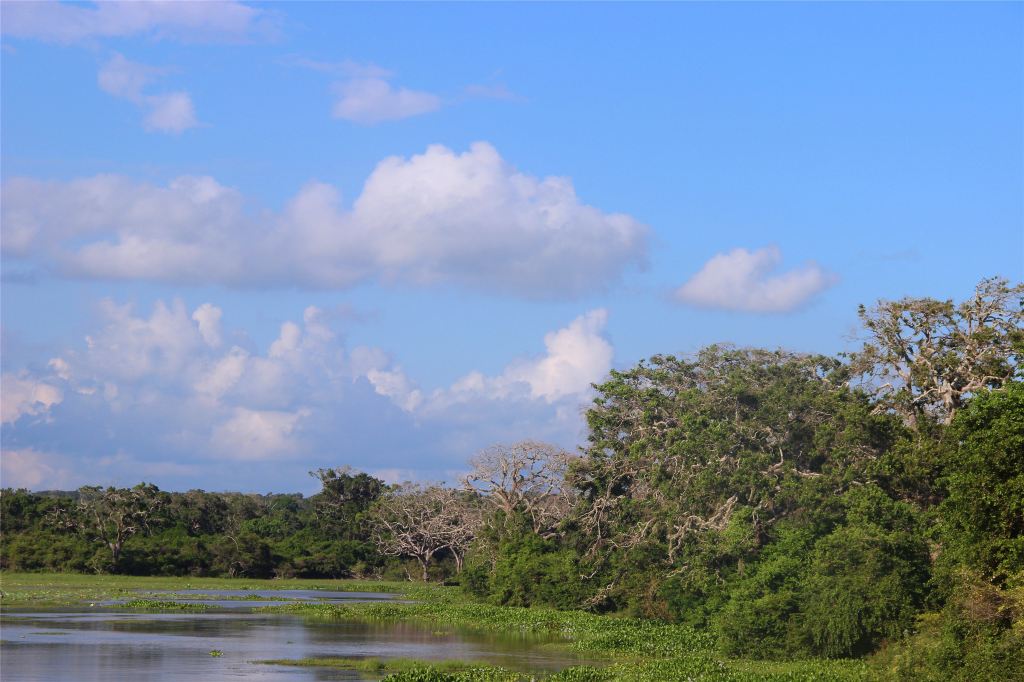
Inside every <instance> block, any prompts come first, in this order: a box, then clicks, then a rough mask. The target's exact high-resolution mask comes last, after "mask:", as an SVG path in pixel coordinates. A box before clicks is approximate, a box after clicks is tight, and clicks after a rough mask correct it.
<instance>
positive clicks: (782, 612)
mask: <svg viewBox="0 0 1024 682" xmlns="http://www.w3.org/2000/svg"><path fill="white" fill-rule="evenodd" d="M860 316H861V319H862V322H863V326H864V333H865V335H864V343H863V346H862V348H861V349H860V350H858V351H857V352H854V353H851V354H848V355H845V356H842V357H836V358H831V357H825V356H817V355H805V354H798V353H790V352H785V351H781V350H774V351H772V350H761V349H737V348H732V347H728V346H712V347H709V348H705V349H703V350H702V351H700V352H699V353H697V354H695V355H693V356H691V357H685V358H681V357H675V356H671V355H659V356H655V357H652V358H650V360H647V361H644V362H641V363H639V364H638V365H637V366H636V367H634V368H631V369H628V370H625V371H613V372H612V373H611V375H610V376H609V377H608V379H607V380H606V381H605V382H604V383H602V384H600V385H598V386H596V387H595V389H596V398H595V400H594V403H593V405H592V406H591V408H590V410H589V411H588V413H587V423H588V426H589V436H588V442H587V445H586V447H584V448H582V449H581V452H580V453H578V454H576V455H573V454H570V453H566V452H563V451H561V450H560V449H558V448H556V447H554V446H551V445H548V444H544V443H537V442H533V441H523V442H521V443H517V444H514V445H510V446H496V447H494V448H491V449H489V450H486V451H484V452H482V453H480V454H479V455H478V456H477V457H475V458H474V459H473V460H472V461H471V462H470V473H469V475H468V476H467V478H466V479H465V481H464V485H463V486H462V487H461V488H459V489H453V488H445V487H441V486H417V485H401V486H385V485H384V484H383V483H381V482H380V481H377V480H375V479H373V478H372V477H369V476H367V475H366V474H355V473H352V472H349V471H347V470H344V469H333V470H321V471H318V472H314V473H313V475H314V476H316V477H317V478H318V479H319V480H320V482H321V484H322V491H321V492H320V493H318V494H317V495H315V496H313V497H311V498H308V499H307V498H302V497H301V496H298V495H270V496H247V495H239V494H219V493H218V494H214V493H204V492H202V491H190V492H188V493H166V492H162V491H159V490H156V489H155V488H154V487H153V486H147V485H144V484H143V485H140V486H136V487H135V488H132V489H106V490H101V489H98V488H83V489H81V490H79V491H78V492H76V493H50V494H32V493H28V492H26V491H11V490H5V491H3V493H2V495H0V505H2V509H0V530H2V533H3V543H2V553H0V566H2V567H3V568H5V569H8V570H11V569H18V570H76V571H84V570H96V571H116V572H119V573H125V574H132V573H135V574H150V575H157V574H159V575H191V576H207V575H220V576H246V577H247V578H257V577H270V576H276V577H279V578H290V577H294V576H300V577H302V576H308V577H317V578H323V577H347V576H374V577H379V578H380V577H390V578H401V577H408V578H410V579H411V578H412V576H416V577H419V578H422V579H425V580H430V579H434V580H445V581H450V582H454V583H458V585H459V589H461V594H464V595H466V596H467V598H471V599H472V600H474V601H467V600H465V599H462V600H459V599H454V598H452V595H453V594H454V593H453V591H452V589H444V590H442V588H434V589H432V590H431V589H422V590H418V591H413V590H409V589H404V591H405V592H406V593H407V594H412V595H413V596H414V597H415V598H416V599H418V601H417V603H414V604H391V603H373V604H351V605H334V604H290V605H287V606H284V607H279V608H278V609H277V610H285V611H291V612H296V613H303V614H306V615H309V616H310V617H324V618H354V619H363V620H379V621H398V620H415V621H422V622H425V623H434V624H439V625H444V626H454V627H478V628H485V629H492V630H502V631H519V632H524V633H531V634H537V635H544V636H549V637H555V638H556V639H558V640H561V641H563V642H564V643H565V645H566V646H569V647H571V648H572V649H573V650H575V651H578V652H583V653H586V654H587V655H600V656H603V657H607V658H608V664H607V665H606V666H604V667H599V668H594V667H589V666H583V667H576V668H573V669H571V670H568V671H565V672H563V673H560V674H559V675H558V676H553V677H551V678H550V679H562V680H604V679H626V680H670V679H701V678H704V679H736V680H747V679H750V680H754V679H758V680H760V679H843V678H848V679H865V678H868V679H870V678H872V677H878V678H881V679H906V680H965V681H966V680H980V679H985V680H999V679H1015V677H1014V676H1017V677H1018V678H1019V677H1021V675H1022V673H1021V672H1020V671H1024V367H1022V365H1021V363H1020V361H1019V360H1020V354H1021V352H1022V350H1024V285H1016V286H1011V285H1010V284H1009V283H1008V282H1007V281H1005V280H1001V279H989V280H984V281H982V282H981V283H979V285H978V288H977V290H976V292H975V294H974V295H973V296H972V297H970V298H968V299H967V300H965V301H963V302H961V303H954V302H952V301H936V300H933V299H909V298H908V299H902V300H899V301H882V302H879V303H878V304H877V305H876V306H874V307H871V308H863V307H862V308H861V310H860ZM12 578H14V580H13V582H14V583H15V584H14V585H13V586H11V587H9V588H8V587H4V588H3V589H4V590H5V592H6V591H9V594H6V595H5V597H4V604H5V605H6V604H11V603H25V602H37V603H38V602H39V601H42V600H39V599H37V598H36V597H37V596H38V595H32V594H30V593H29V592H30V590H27V589H26V587H25V585H26V583H25V582H24V578H21V577H14V576H10V575H5V576H4V580H5V581H6V582H11V579H12ZM189 580H190V582H191V581H195V582H198V581H199V580H200V578H189ZM19 581H21V582H20V586H19ZM279 584H283V582H282V583H275V585H279ZM331 585H332V586H336V583H331ZM211 588H212V585H211ZM50 589H51V590H52V592H53V593H52V595H51V597H52V599H53V600H54V601H55V602H60V601H61V600H62V599H68V598H70V596H71V595H74V594H78V595H81V594H85V593H86V592H88V589H90V588H88V587H87V586H82V587H79V588H72V589H66V590H64V591H61V588H60V586H57V587H56V588H50ZM75 589H79V590H80V591H79V592H78V593H76V592H75ZM388 589H392V590H394V589H396V588H394V587H393V584H392V586H391V587H390V588H388ZM44 592H45V590H44ZM438 595H443V596H444V598H443V599H439V598H438ZM744 659H747V660H750V661H756V663H754V662H750V663H749V664H748V663H745V662H744ZM823 659H826V660H823ZM517 675H518V674H517V673H514V672H510V671H507V670H501V669H495V668H471V669H470V668H467V669H464V670H463V669H459V670H440V669H438V668H436V667H429V666H428V667H423V666H421V665H418V664H417V665H412V664H410V666H409V667H408V668H407V669H404V670H401V671H398V672H397V673H396V676H395V677H394V678H393V679H407V680H421V679H422V680H442V679H460V680H461V679H481V680H484V679H487V680H491V679H493V680H505V679H518V677H517Z"/></svg>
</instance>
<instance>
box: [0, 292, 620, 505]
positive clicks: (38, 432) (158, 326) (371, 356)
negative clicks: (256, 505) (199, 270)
mask: <svg viewBox="0 0 1024 682" xmlns="http://www.w3.org/2000/svg"><path fill="white" fill-rule="evenodd" d="M98 313H99V321H98V324H96V325H95V327H94V328H93V329H92V331H91V332H90V333H89V334H88V335H87V336H86V338H85V342H84V343H83V344H81V345H80V346H76V347H73V348H68V349H66V350H65V351H64V352H62V353H61V354H60V356H59V357H57V358H54V359H52V360H51V361H50V363H49V366H48V368H47V370H46V372H45V374H44V375H41V376H34V375H32V374H31V373H29V372H27V371H25V372H22V373H20V374H17V375H12V376H14V379H13V380H12V379H11V378H10V377H8V376H5V377H4V395H3V397H4V403H3V407H4V419H5V424H4V427H3V441H4V447H5V454H4V457H5V461H6V458H7V454H6V452H7V449H10V450H12V451H19V452H22V455H20V456H17V457H15V458H12V459H11V462H12V464H11V465H10V466H11V467H13V468H12V469H11V471H12V472H14V473H12V474H11V475H12V476H14V477H16V478H17V480H22V481H25V482H26V484H28V485H30V486H36V485H45V486H59V483H35V482H33V481H68V480H70V478H71V473H72V472H73V473H74V474H75V475H76V476H79V477H84V478H86V479H88V480H87V481H86V482H97V483H98V482H105V481H109V480H110V477H116V478H117V482H119V483H122V484H129V483H133V482H136V481H137V480H139V479H140V478H142V477H146V478H147V479H151V478H156V479H158V482H159V481H166V480H172V481H183V483H180V484H179V485H197V484H203V479H204V478H205V479H206V484H209V481H210V480H214V479H212V478H211V477H212V476H213V473H212V472H219V473H217V476H218V477H220V478H217V479H216V480H223V481H224V483H223V485H224V486H226V487H234V486H238V485H242V483H241V481H244V480H246V479H245V477H246V476H250V475H251V476H255V475H256V473H255V472H263V473H262V476H263V477H264V478H263V479H262V480H264V481H274V482H276V483H274V486H275V488H276V489H281V486H282V485H285V484H284V483H281V482H280V480H281V479H280V474H279V473H275V471H277V470H275V469H274V467H287V469H284V468H282V469H281V470H282V471H284V470H288V471H291V472H293V475H292V476H291V478H290V479H289V480H290V481H292V482H291V483H288V484H287V485H296V483H294V481H295V480H296V478H298V481H299V484H301V483H302V481H304V480H305V472H306V471H308V469H309V468H312V467H316V466H336V465H339V464H343V463H349V464H352V465H354V466H356V467H360V468H363V469H366V470H369V469H373V470H377V469H380V470H385V469H392V470H402V471H403V478H412V477H416V478H422V479H429V478H437V477H438V476H445V475H447V474H446V473H445V472H450V471H452V470H455V469H457V468H458V467H460V466H462V465H463V464H464V462H465V460H466V458H467V457H468V456H469V455H471V454H472V453H473V452H475V451H476V450H478V449H480V448H482V447H485V446H487V445H490V444H492V443H494V442H502V441H508V440H511V439H515V438H521V437H523V435H524V434H528V435H530V436H532V437H535V438H540V439H547V440H552V441H554V442H558V443H560V444H562V445H564V446H566V447H571V446H572V445H574V444H575V443H577V442H578V439H579V438H580V436H581V435H582V433H583V428H584V424H583V419H582V416H581V408H582V405H584V404H585V403H586V402H587V401H588V400H589V398H590V396H591V388H590V386H591V383H593V382H596V381H599V380H600V379H601V378H602V377H603V376H604V375H605V374H606V373H607V371H608V369H609V368H610V366H611V360H612V347H611V344H610V343H609V342H608V340H607V338H606V337H605V335H604V327H605V324H606V321H607V313H606V312H605V311H604V310H594V311H591V312H589V313H586V314H584V315H581V316H580V317H578V318H577V319H575V320H572V321H571V322H569V323H568V324H567V325H566V326H565V327H563V328H561V329H557V330H554V331H552V332H550V333H548V334H546V335H545V336H544V346H545V350H544V352H543V353H542V354H540V355H539V356H536V357H526V358H520V359H518V360H512V361H510V362H509V363H508V365H507V366H506V368H505V369H504V370H503V371H501V372H499V373H497V374H495V375H493V376H486V375H484V374H482V373H479V372H470V373H469V374H467V375H466V376H464V377H463V378H462V379H460V380H458V381H457V382H455V383H454V384H453V385H451V386H442V387H438V388H422V387H420V386H419V385H418V384H417V382H416V381H415V380H414V379H413V378H411V377H409V376H408V375H407V374H406V372H405V371H404V370H403V369H402V366H401V364H400V363H399V362H398V360H397V359H395V358H394V357H392V356H391V354H389V353H387V352H386V351H384V350H383V349H380V348H374V347H365V346H364V347H358V348H351V349H350V348H346V346H345V344H344V342H343V336H342V335H340V334H339V333H337V332H336V331H335V330H334V329H332V328H331V326H330V325H329V317H328V316H327V315H326V314H325V313H324V312H323V311H321V310H320V309H319V308H316V307H309V308H307V309H306V310H305V311H303V313H302V316H301V318H300V319H298V320H294V321H292V320H286V321H284V322H283V323H282V324H281V328H280V332H279V334H278V336H277V338H276V339H274V340H273V341H272V342H271V343H269V344H268V345H267V346H266V348H265V349H260V348H256V347H254V346H252V345H245V346H243V345H239V344H231V343H229V342H228V341H227V340H228V339H245V338H247V337H246V335H245V334H244V333H238V332H237V331H235V332H232V333H231V334H226V333H225V332H224V331H223V329H222V324H223V320H224V317H225V316H224V314H223V312H222V311H221V309H220V308H219V307H217V306H215V305H213V304H212V303H205V304H202V305H200V306H197V307H195V308H193V309H190V308H189V307H187V306H186V305H185V304H184V303H183V302H181V301H170V302H162V301H160V302H157V303H156V304H154V306H153V307H152V309H151V310H150V311H148V312H147V313H145V314H140V313H139V312H138V311H136V310H135V309H134V308H133V307H132V306H129V305H122V304H117V303H114V302H110V301H107V302H105V303H103V304H102V305H100V306H99V307H98ZM40 387H43V388H40ZM58 405H59V409H54V408H56V407H57V406H58ZM29 414H35V415H43V414H46V415H47V418H45V419H28V418H26V417H25V415H29ZM8 417H10V419H8ZM19 417H21V418H20V419H19ZM41 443H46V447H45V450H46V452H47V453H51V454H48V455H46V456H36V455H37V454H38V452H37V451H39V450H41V446H40V444H41ZM33 453H36V454H33ZM54 453H60V454H61V455H62V456H63V458H64V459H55V458H56V457H57V455H56V454H54ZM239 463H244V465H245V466H244V467H240V466H239ZM410 472H413V473H410ZM407 474H408V475H407ZM413 474H415V475H413ZM5 475H6V474H5ZM76 480H79V479H78V478H76Z"/></svg>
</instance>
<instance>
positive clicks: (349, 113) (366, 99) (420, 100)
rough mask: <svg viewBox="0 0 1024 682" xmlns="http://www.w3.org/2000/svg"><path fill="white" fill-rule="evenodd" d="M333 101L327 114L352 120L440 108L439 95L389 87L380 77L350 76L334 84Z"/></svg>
mask: <svg viewBox="0 0 1024 682" xmlns="http://www.w3.org/2000/svg"><path fill="white" fill-rule="evenodd" d="M334 89H335V94H336V95H337V100H336V101H335V103H334V108H333V109H332V111H331V113H332V114H333V116H334V118H341V119H344V120H346V121H351V122H353V123H360V124H363V125H372V124H374V123H381V122H383V121H397V120H400V119H403V118H410V117H412V116H419V115H420V114H428V113H430V112H432V111H437V110H438V109H440V108H441V98H440V97H438V96H437V95H435V94H433V93H429V92H422V91H419V90H409V89H408V88H395V87H392V85H391V83H389V82H388V81H387V80H385V79H384V78H365V77H362V78H353V79H351V80H348V81H344V82H341V83H337V84H335V86H334Z"/></svg>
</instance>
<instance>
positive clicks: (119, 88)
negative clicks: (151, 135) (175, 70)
mask: <svg viewBox="0 0 1024 682" xmlns="http://www.w3.org/2000/svg"><path fill="white" fill-rule="evenodd" d="M169 72H170V70H169V69H166V68H158V67H153V66H147V65H145V64H139V63H136V62H132V61H130V60H128V59H126V58H125V57H124V56H123V55H120V54H115V55H114V56H113V57H112V58H111V59H110V60H109V61H107V63H106V64H104V65H103V66H102V68H100V71H99V74H98V75H97V81H98V83H99V86H100V89H101V90H103V91H104V92H106V93H108V94H110V95H113V96H114V97H118V98H120V99H125V100H128V101H129V102H132V103H133V104H135V105H136V106H137V107H139V109H140V110H142V111H143V112H144V114H145V115H144V119H143V126H144V127H145V128H146V129H147V130H151V131H155V132H161V133H181V132H184V131H185V130H188V129H189V128H194V127H196V126H197V125H199V122H198V121H197V120H196V112H195V107H194V106H193V104H192V97H191V96H190V95H189V94H188V93H187V92H183V91H178V92H162V93H152V94H147V93H145V92H144V89H145V88H146V87H147V86H149V85H151V84H152V83H153V81H155V80H156V79H158V78H160V77H161V76H164V75H166V74H167V73H169Z"/></svg>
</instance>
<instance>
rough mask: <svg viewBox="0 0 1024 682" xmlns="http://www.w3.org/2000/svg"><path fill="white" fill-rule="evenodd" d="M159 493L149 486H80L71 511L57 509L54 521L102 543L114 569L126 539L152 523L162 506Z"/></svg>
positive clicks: (143, 484) (141, 484)
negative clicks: (74, 506) (76, 500)
mask: <svg viewBox="0 0 1024 682" xmlns="http://www.w3.org/2000/svg"><path fill="white" fill-rule="evenodd" d="M159 492H160V490H159V489H158V488H157V487H156V486H155V485H152V484H149V483H140V484H139V485H137V486H135V487H134V488H113V487H110V488H106V489H104V488H102V487H100V486H83V487H82V488H79V489H78V503H77V505H76V508H75V509H74V511H72V510H69V509H64V508H58V509H57V510H56V512H55V515H54V521H55V522H56V524H57V525H60V526H62V527H65V528H73V529H75V530H77V531H79V532H80V533H82V534H83V535H86V536H87V537H89V538H90V539H91V540H93V541H96V542H99V543H102V544H103V545H104V546H105V547H106V548H107V549H109V550H110V556H111V565H112V567H113V568H115V569H116V568H117V563H118V561H119V560H120V558H121V552H122V550H123V549H124V544H125V542H126V541H127V540H128V538H130V537H132V536H133V535H135V534H136V533H138V532H140V531H143V530H148V529H149V527H150V525H151V524H152V523H154V521H155V519H156V515H157V513H158V511H159V510H160V507H161V506H162V505H161V501H160V497H159Z"/></svg>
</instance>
